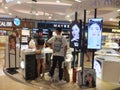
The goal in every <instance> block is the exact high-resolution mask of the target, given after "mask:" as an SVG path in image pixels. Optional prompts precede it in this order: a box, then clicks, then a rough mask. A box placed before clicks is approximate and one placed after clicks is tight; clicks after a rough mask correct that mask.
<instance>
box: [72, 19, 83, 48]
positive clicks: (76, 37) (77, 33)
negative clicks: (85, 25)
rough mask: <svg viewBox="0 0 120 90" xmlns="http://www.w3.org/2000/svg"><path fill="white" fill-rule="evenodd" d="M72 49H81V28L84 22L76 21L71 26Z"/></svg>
mask: <svg viewBox="0 0 120 90" xmlns="http://www.w3.org/2000/svg"><path fill="white" fill-rule="evenodd" d="M70 28H71V30H70V47H71V48H80V45H81V31H82V30H81V28H82V22H80V23H79V22H77V21H74V22H72V24H71V25H70Z"/></svg>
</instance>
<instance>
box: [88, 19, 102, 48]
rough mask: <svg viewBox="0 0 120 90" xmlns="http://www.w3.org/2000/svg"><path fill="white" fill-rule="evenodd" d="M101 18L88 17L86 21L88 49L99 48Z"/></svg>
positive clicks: (100, 43) (100, 42) (100, 41)
mask: <svg viewBox="0 0 120 90" xmlns="http://www.w3.org/2000/svg"><path fill="white" fill-rule="evenodd" d="M102 22H103V19H102V18H90V19H89V21H88V41H87V48H88V49H101V45H102Z"/></svg>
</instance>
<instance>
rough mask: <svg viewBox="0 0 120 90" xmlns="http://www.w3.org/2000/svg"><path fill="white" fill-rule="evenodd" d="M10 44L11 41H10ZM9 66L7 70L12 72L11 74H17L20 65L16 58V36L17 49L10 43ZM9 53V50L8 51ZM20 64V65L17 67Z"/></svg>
mask: <svg viewBox="0 0 120 90" xmlns="http://www.w3.org/2000/svg"><path fill="white" fill-rule="evenodd" d="M8 44H9V42H8ZM8 50H9V51H8V67H7V68H6V69H7V72H8V73H10V74H16V73H18V72H17V71H16V69H17V68H18V67H19V66H18V65H19V64H18V65H17V61H16V60H17V59H16V56H17V55H16V54H17V53H16V52H17V49H16V38H15V49H11V48H10V47H9V45H8ZM6 53H7V52H6ZM17 66H18V67H17Z"/></svg>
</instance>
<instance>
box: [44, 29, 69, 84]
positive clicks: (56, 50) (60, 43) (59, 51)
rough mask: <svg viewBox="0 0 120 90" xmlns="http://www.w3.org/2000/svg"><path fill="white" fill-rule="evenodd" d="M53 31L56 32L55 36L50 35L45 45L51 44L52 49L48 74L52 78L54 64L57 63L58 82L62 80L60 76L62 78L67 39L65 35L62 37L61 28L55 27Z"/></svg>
mask: <svg viewBox="0 0 120 90" xmlns="http://www.w3.org/2000/svg"><path fill="white" fill-rule="evenodd" d="M55 32H56V36H53V37H51V38H50V39H49V40H48V41H47V43H46V45H48V46H51V48H52V49H53V63H52V67H51V71H50V76H51V79H52V77H53V75H54V71H55V68H56V65H57V64H58V67H59V80H60V82H62V78H63V68H62V63H63V61H64V60H65V57H66V52H67V40H66V38H65V37H62V35H61V32H62V29H61V28H57V29H56V31H55Z"/></svg>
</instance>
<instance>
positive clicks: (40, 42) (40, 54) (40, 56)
mask: <svg viewBox="0 0 120 90" xmlns="http://www.w3.org/2000/svg"><path fill="white" fill-rule="evenodd" d="M36 43H37V44H36V51H35V53H36V59H37V81H39V80H40V79H41V78H42V79H43V78H44V71H45V54H44V39H42V38H38V39H37V40H36ZM41 68H42V69H41ZM41 70H42V71H41ZM41 72H42V76H41V75H40V73H41Z"/></svg>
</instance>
